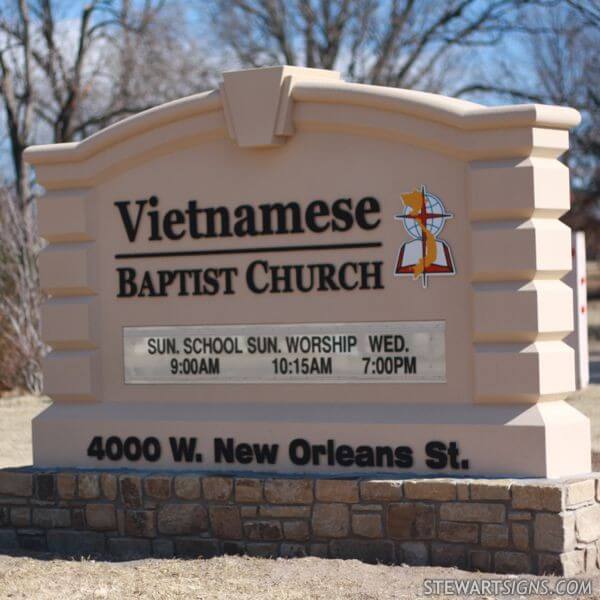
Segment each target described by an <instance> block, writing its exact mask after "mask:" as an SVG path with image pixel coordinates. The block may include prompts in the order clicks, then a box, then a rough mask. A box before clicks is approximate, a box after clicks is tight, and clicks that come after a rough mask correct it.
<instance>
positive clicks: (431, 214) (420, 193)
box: [394, 185, 456, 288]
mask: <svg viewBox="0 0 600 600" xmlns="http://www.w3.org/2000/svg"><path fill="white" fill-rule="evenodd" d="M401 196H402V202H403V203H404V212H403V213H402V214H399V215H396V216H395V219H397V220H399V221H402V223H403V225H404V228H405V229H406V231H407V233H408V235H410V237H411V238H413V239H412V241H410V242H405V243H404V244H402V247H401V248H400V251H399V252H398V259H397V260H396V269H395V271H394V275H396V276H398V277H402V276H411V277H412V278H413V279H418V278H419V277H420V278H421V281H422V283H423V287H424V288H426V287H427V280H428V278H429V277H433V276H434V275H454V274H455V273H456V270H455V268H454V260H453V258H452V252H451V250H450V247H449V246H448V244H447V243H446V242H445V241H443V240H440V239H438V235H439V234H440V232H441V231H442V229H443V228H444V225H445V223H446V220H447V219H451V218H452V217H453V216H454V215H452V214H451V213H449V212H447V211H446V209H445V208H444V204H443V203H442V201H441V200H440V199H439V198H438V197H437V196H434V195H433V194H431V193H429V192H428V191H427V189H426V188H425V186H424V185H422V186H421V189H420V190H418V189H415V190H413V191H412V192H408V193H406V194H401Z"/></svg>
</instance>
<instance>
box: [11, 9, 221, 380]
mask: <svg viewBox="0 0 600 600" xmlns="http://www.w3.org/2000/svg"><path fill="white" fill-rule="evenodd" d="M176 2H177V0H140V1H139V2H138V1H133V0H89V2H88V3H86V4H84V3H83V2H81V3H79V2H78V3H73V2H70V1H68V0H63V1H60V0H5V1H4V2H3V3H1V4H0V95H1V96H2V97H1V99H0V102H1V103H2V104H3V108H4V116H5V126H6V132H7V140H8V144H9V146H10V151H11V160H12V165H13V171H14V182H15V186H14V187H15V192H16V193H15V195H14V197H13V196H10V195H9V194H7V193H5V192H4V191H3V192H2V193H1V195H0V365H1V369H2V370H1V372H0V384H3V385H9V386H12V385H19V386H22V387H25V388H27V389H29V390H31V391H39V390H40V388H41V379H40V377H41V376H40V372H39V363H40V358H41V356H42V354H43V352H44V345H43V343H42V341H41V339H40V331H39V305H40V301H41V298H40V295H39V294H40V292H39V289H38V284H39V281H38V275H37V263H36V257H37V253H38V251H39V249H40V243H39V240H38V238H37V236H36V229H35V218H34V217H35V214H34V212H35V202H34V200H33V197H32V194H31V186H32V173H31V172H30V170H29V169H28V168H27V165H26V164H25V162H24V161H23V151H24V149H25V148H26V147H27V146H28V145H30V144H32V143H40V142H68V141H73V140H77V139H81V138H83V137H86V136H88V135H90V134H92V133H94V132H95V131H97V130H98V129H100V128H102V127H105V126H107V125H110V124H111V123H113V122H114V121H116V120H118V119H120V118H123V117H125V116H127V115H130V114H133V113H137V112H139V111H141V110H144V109H146V108H149V107H151V106H155V105H156V104H160V103H162V102H165V101H167V100H170V99H173V98H177V97H180V96H183V95H186V94H189V93H192V92H195V91H199V90H200V89H203V88H205V87H206V86H207V82H208V78H209V71H208V70H207V69H206V68H205V67H204V66H203V63H202V62H201V59H200V56H201V55H202V53H201V51H200V48H199V45H198V43H196V42H194V39H193V37H192V36H190V35H189V31H188V29H187V23H186V20H185V15H184V11H183V10H182V6H180V5H178V4H176Z"/></svg>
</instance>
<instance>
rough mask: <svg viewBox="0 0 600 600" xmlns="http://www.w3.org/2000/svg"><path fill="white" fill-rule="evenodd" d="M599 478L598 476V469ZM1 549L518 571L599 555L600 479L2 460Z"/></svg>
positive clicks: (561, 567)
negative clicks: (66, 465)
mask: <svg viewBox="0 0 600 600" xmlns="http://www.w3.org/2000/svg"><path fill="white" fill-rule="evenodd" d="M598 477H600V475H598ZM0 549H1V550H3V551H7V550H8V551H11V550H17V551H22V550H26V551H27V550H29V551H49V552H52V553H55V554H58V555H70V556H94V555H96V556H107V557H111V558H115V559H125V558H137V557H143V556H157V557H170V556H184V557H199V556H203V557H210V556H214V555H218V554H238V553H240V554H241V553H246V554H249V555H258V556H288V557H291V556H305V555H314V556H323V557H332V558H358V559H361V560H364V561H367V562H383V563H391V564H393V563H396V564H400V563H406V564H409V565H443V566H458V567H461V568H466V569H471V570H480V571H493V572H512V573H529V572H533V573H540V574H541V573H555V574H562V575H574V574H577V573H581V572H587V571H593V570H595V569H597V568H598V567H599V566H600V562H599V561H600V485H599V482H598V481H597V480H596V478H594V477H590V478H586V479H579V480H566V481H560V482H556V481H555V482H552V481H545V480H542V481H538V480H527V481H524V480H477V479H471V480H460V479H458V480H457V479H417V480H404V481H402V480H375V479H371V480H367V479H360V480H356V479H312V478H311V479H295V478H268V477H261V478H258V477H224V476H218V477H217V476H199V475H193V474H184V475H175V474H172V473H166V474H163V473H158V474H145V473H140V472H136V473H132V472H117V473H115V472H97V471H87V470H81V471H64V472H62V471H61V472H47V471H36V470H33V469H8V470H1V471H0Z"/></svg>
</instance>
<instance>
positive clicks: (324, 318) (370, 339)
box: [26, 67, 590, 477]
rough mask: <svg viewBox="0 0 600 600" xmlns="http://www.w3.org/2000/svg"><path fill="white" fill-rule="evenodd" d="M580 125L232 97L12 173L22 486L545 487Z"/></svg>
mask: <svg viewBox="0 0 600 600" xmlns="http://www.w3.org/2000/svg"><path fill="white" fill-rule="evenodd" d="M578 120H579V116H578V114H577V113H576V111H573V110H571V109H568V108H558V107H544V106H537V105H535V106H508V107H494V108H486V107H483V106H480V105H477V104H473V103H470V102H466V101H462V100H455V99H450V98H444V97H441V96H435V95H431V94H425V93H421V92H412V91H406V90H397V89H389V88H383V87H375V86H366V85H357V84H350V83H345V82H343V81H341V80H340V78H339V75H338V74H337V73H334V72H329V71H320V70H314V69H302V68H296V67H273V68H266V69H254V70H248V71H240V72H229V73H225V74H224V76H223V83H222V84H221V86H220V88H219V89H218V90H215V91H211V92H207V93H204V94H198V95H195V96H191V97H188V98H183V99H181V100H178V101H175V102H171V103H169V104H165V105H163V106H159V107H157V108H155V109H152V110H149V111H146V112H144V113H141V114H139V115H136V116H134V117H132V118H129V119H126V120H124V121H122V122H120V123H117V124H116V125H113V126H112V127H109V128H107V129H105V130H103V131H101V132H99V133H98V134H96V135H94V136H92V137H90V138H88V139H86V140H84V141H83V142H77V143H70V144H57V145H53V146H37V147H32V148H29V149H28V150H27V152H26V157H27V160H28V161H29V162H30V163H31V164H32V165H34V166H35V169H36V174H37V177H38V179H39V181H40V183H41V184H42V185H43V186H44V187H45V190H46V194H45V196H44V197H43V198H42V199H41V200H40V202H39V214H40V230H41V234H42V235H43V237H45V238H46V239H47V240H48V242H49V245H48V247H47V249H46V250H45V251H44V252H43V253H42V255H41V258H40V270H41V280H42V285H43V287H44V290H45V292H46V293H47V295H48V300H47V302H46V303H45V305H44V309H43V315H42V316H43V323H42V327H43V335H44V339H45V340H46V342H47V343H48V344H49V346H50V347H51V348H52V351H51V352H50V353H49V355H48V356H47V357H46V359H45V363H44V377H45V388H46V392H47V393H48V395H49V396H50V397H51V398H52V399H53V401H54V402H53V404H52V406H51V407H50V408H49V409H47V410H46V411H45V412H44V413H43V414H41V415H40V416H39V417H37V418H36V419H35V421H34V424H33V436H34V437H33V442H34V461H35V464H36V466H40V467H89V468H102V469H105V468H115V469H122V468H140V469H149V468H152V469H158V468H160V469H180V470H190V469H197V470H202V471H208V472H238V471H240V472H243V471H247V472H272V473H290V474H293V473H314V474H318V473H329V474H336V473H344V474H351V475H357V474H363V473H365V474H366V473H369V474H371V475H373V474H382V475H386V476H388V477H398V476H405V475H407V474H414V473H418V474H438V475H439V474H444V475H454V476H461V475H463V476H472V475H473V476H474V475H514V476H520V475H524V476H544V477H558V476H564V475H572V474H577V473H584V472H588V471H589V470H590V433H589V423H588V421H587V419H586V418H585V417H584V416H583V415H581V414H580V413H578V412H577V411H576V410H575V409H573V408H571V407H570V406H569V405H568V404H567V403H566V402H565V401H564V399H565V398H566V396H567V395H568V393H569V392H570V391H571V390H572V389H573V386H574V364H573V353H572V350H571V349H570V348H569V347H568V346H567V345H566V344H565V343H564V341H563V340H564V337H565V336H566V335H567V333H568V332H569V331H570V330H571V329H572V325H573V324H572V311H571V303H572V298H571V292H570V290H569V288H568V287H567V286H566V285H565V284H563V283H562V282H561V277H562V276H563V275H564V274H565V273H566V272H567V271H569V270H570V268H571V264H570V232H569V230H568V228H567V227H566V226H565V225H563V224H562V223H561V222H560V221H559V220H558V218H559V217H560V215H561V214H563V213H564V212H565V210H567V208H568V205H569V179H568V170H567V169H566V167H565V166H564V165H562V164H561V163H560V162H559V161H558V160H557V159H558V158H559V157H560V155H561V154H562V153H563V152H564V151H565V150H566V149H567V147H568V129H569V128H571V127H573V126H574V125H576V124H577V123H578Z"/></svg>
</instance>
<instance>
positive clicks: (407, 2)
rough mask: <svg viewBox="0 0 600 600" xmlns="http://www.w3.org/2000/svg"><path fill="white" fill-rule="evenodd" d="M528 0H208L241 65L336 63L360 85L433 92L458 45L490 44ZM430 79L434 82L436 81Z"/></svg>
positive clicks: (453, 59)
mask: <svg viewBox="0 0 600 600" xmlns="http://www.w3.org/2000/svg"><path fill="white" fill-rule="evenodd" d="M526 3H527V0H487V1H486V2H480V1H479V0H444V1H441V0H440V1H437V0H286V1H284V0H212V2H211V6H212V13H211V14H212V18H213V21H214V23H215V26H216V31H217V34H218V37H219V39H220V41H222V42H223V43H224V44H225V45H226V46H227V47H228V48H229V49H230V50H231V51H232V52H233V55H234V57H235V59H236V60H237V62H239V63H240V64H241V65H250V66H260V65H266V64H282V63H283V64H290V65H304V66H307V67H319V68H324V69H333V68H337V69H340V70H342V71H344V73H345V74H346V75H347V76H348V77H349V78H350V79H353V80H355V81H359V82H367V83H374V84H380V85H387V86H394V87H407V88H420V89H424V88H427V89H431V88H432V87H436V86H440V85H442V84H443V83H444V82H443V78H442V75H443V74H444V73H446V74H447V75H448V77H450V76H452V77H457V76H459V75H460V73H459V70H458V69H456V68H454V69H453V68H452V66H453V64H456V61H457V60H458V53H457V52H456V50H457V49H458V48H465V47H476V46H489V45H493V44H495V43H497V42H498V40H499V39H501V37H502V36H503V34H504V33H505V32H506V31H507V30H509V29H511V28H513V27H514V22H513V16H514V13H515V9H516V8H517V7H519V6H520V5H522V4H526ZM434 82H435V85H434Z"/></svg>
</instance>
